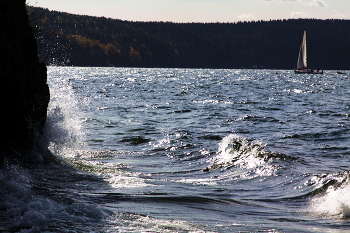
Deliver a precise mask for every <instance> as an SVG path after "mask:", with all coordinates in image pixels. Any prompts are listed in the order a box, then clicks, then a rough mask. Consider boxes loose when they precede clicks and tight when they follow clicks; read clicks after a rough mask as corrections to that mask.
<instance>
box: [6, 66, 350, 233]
mask: <svg viewBox="0 0 350 233" xmlns="http://www.w3.org/2000/svg"><path fill="white" fill-rule="evenodd" d="M344 72H346V73H349V72H350V71H344ZM48 76H49V80H48V82H49V86H50V89H51V103H50V107H49V116H48V123H47V128H46V133H45V140H46V142H43V143H48V144H49V147H50V150H51V151H52V152H54V153H55V154H56V155H58V156H59V157H60V158H61V159H62V163H63V164H62V165H50V166H39V167H34V168H23V167H19V166H14V165H8V166H7V167H5V168H3V170H1V172H0V186H1V187H2V188H1V190H0V197H1V200H0V230H1V231H4V232H349V231H350V184H349V180H350V179H349V171H350V75H348V74H347V75H346V74H345V75H344V74H343V75H341V74H336V72H335V71H326V72H325V74H324V75H295V74H294V73H293V72H292V71H286V70H211V69H157V68H155V69H138V68H83V67H49V69H48ZM38 156H39V155H38Z"/></svg>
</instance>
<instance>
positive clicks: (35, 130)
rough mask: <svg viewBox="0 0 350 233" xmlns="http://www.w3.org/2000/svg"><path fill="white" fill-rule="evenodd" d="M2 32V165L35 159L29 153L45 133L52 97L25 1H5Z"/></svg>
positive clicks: (0, 13) (0, 9)
mask: <svg viewBox="0 0 350 233" xmlns="http://www.w3.org/2000/svg"><path fill="white" fill-rule="evenodd" d="M0 31H1V34H0V35H1V37H0V109H1V113H0V124H1V127H0V135H1V138H0V164H1V163H3V161H4V159H5V158H8V157H10V158H14V159H15V160H18V161H26V160H30V159H33V158H28V156H27V155H28V154H29V153H27V152H28V151H31V150H33V148H35V147H36V144H37V142H38V140H39V138H40V136H41V135H42V133H43V128H44V125H45V122H46V114H47V106H48V103H49V99H50V93H49V88H48V85H47V84H46V79H47V75H46V66H45V64H42V63H39V59H38V53H37V43H36V40H35V36H34V33H33V29H32V27H31V26H30V22H29V17H28V14H27V11H26V6H25V0H2V2H1V7H0Z"/></svg>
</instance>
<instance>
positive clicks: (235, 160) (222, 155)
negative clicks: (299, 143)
mask: <svg viewBox="0 0 350 233" xmlns="http://www.w3.org/2000/svg"><path fill="white" fill-rule="evenodd" d="M265 146H266V145H264V144H263V143H262V142H260V141H252V142H249V141H248V140H247V139H246V138H244V137H240V136H238V135H235V134H230V135H228V136H226V137H225V138H223V139H222V141H221V142H220V143H219V148H218V152H217V155H216V156H215V157H214V158H212V159H211V160H210V161H209V162H210V163H212V165H211V166H209V167H207V168H206V169H204V171H209V170H215V169H218V168H220V169H222V170H227V169H230V168H231V167H235V168H237V169H240V170H242V171H244V170H245V171H246V172H248V173H250V174H251V175H248V177H251V176H252V177H255V176H256V175H258V176H271V175H274V174H275V172H276V171H277V170H278V169H279V167H280V165H277V164H273V161H274V160H279V159H281V158H282V157H283V156H282V155H280V154H277V153H273V152H270V151H268V150H267V149H266V147H265ZM246 175H247V174H246Z"/></svg>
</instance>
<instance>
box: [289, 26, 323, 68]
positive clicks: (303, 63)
mask: <svg viewBox="0 0 350 233" xmlns="http://www.w3.org/2000/svg"><path fill="white" fill-rule="evenodd" d="M294 73H296V74H323V70H320V69H317V70H313V69H309V68H307V52H306V30H305V31H304V35H303V40H302V42H301V46H300V51H299V57H298V63H297V68H296V69H295V70H294Z"/></svg>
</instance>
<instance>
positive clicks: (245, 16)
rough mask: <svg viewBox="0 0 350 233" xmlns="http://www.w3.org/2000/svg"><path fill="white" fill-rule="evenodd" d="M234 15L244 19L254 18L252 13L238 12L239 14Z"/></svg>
mask: <svg viewBox="0 0 350 233" xmlns="http://www.w3.org/2000/svg"><path fill="white" fill-rule="evenodd" d="M236 17H237V18H239V19H244V20H252V19H255V17H254V15H252V14H240V15H236Z"/></svg>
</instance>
